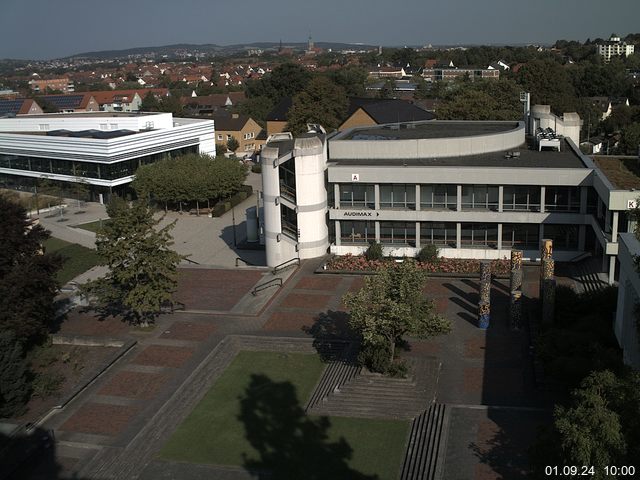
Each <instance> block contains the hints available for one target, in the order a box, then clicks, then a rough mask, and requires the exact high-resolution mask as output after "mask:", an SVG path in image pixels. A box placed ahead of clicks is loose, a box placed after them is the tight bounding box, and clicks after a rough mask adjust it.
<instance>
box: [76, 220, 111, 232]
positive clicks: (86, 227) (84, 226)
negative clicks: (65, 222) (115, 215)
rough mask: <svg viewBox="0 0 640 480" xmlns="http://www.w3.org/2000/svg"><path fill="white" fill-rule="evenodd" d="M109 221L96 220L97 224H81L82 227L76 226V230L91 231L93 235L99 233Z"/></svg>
mask: <svg viewBox="0 0 640 480" xmlns="http://www.w3.org/2000/svg"><path fill="white" fill-rule="evenodd" d="M108 221H109V220H96V221H95V222H89V223H81V224H80V225H74V226H73V227H74V228H82V229H83V230H89V231H90V232H93V233H98V230H99V229H100V227H101V226H102V224H103V223H105V222H108Z"/></svg>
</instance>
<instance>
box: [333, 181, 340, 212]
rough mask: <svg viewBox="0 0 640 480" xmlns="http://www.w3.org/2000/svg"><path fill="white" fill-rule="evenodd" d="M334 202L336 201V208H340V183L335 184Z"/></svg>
mask: <svg viewBox="0 0 640 480" xmlns="http://www.w3.org/2000/svg"><path fill="white" fill-rule="evenodd" d="M333 200H334V203H333V204H334V205H335V206H336V208H340V184H339V183H334V184H333Z"/></svg>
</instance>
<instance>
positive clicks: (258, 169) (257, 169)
mask: <svg viewBox="0 0 640 480" xmlns="http://www.w3.org/2000/svg"><path fill="white" fill-rule="evenodd" d="M251 171H252V172H253V173H262V165H260V164H259V163H254V164H253V165H251Z"/></svg>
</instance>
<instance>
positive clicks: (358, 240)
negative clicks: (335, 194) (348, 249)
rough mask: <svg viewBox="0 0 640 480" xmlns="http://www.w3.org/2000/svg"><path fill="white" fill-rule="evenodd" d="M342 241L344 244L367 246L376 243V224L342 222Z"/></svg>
mask: <svg viewBox="0 0 640 480" xmlns="http://www.w3.org/2000/svg"><path fill="white" fill-rule="evenodd" d="M340 241H341V242H342V243H343V244H353V245H361V244H364V245H367V244H369V243H371V242H375V241H376V225H375V222H351V221H344V220H343V221H341V222H340Z"/></svg>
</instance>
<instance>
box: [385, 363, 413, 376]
mask: <svg viewBox="0 0 640 480" xmlns="http://www.w3.org/2000/svg"><path fill="white" fill-rule="evenodd" d="M408 373H409V366H408V365H407V362H405V361H404V360H396V361H394V362H392V363H391V364H390V365H389V367H388V368H387V375H389V376H390V377H394V378H407V374H408Z"/></svg>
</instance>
